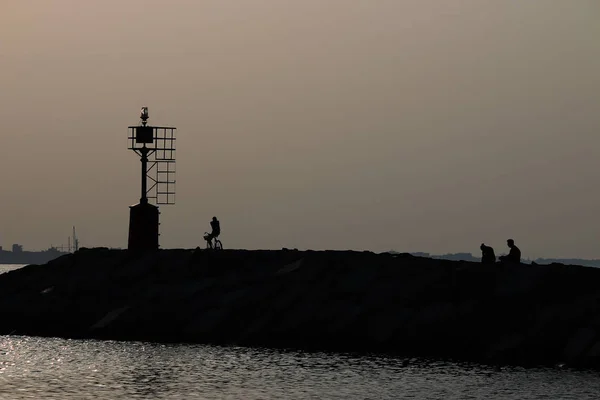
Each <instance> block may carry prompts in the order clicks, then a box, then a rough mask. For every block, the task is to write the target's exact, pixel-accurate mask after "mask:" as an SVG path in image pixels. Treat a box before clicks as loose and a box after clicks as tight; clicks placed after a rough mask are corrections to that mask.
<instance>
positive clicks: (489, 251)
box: [479, 243, 496, 265]
mask: <svg viewBox="0 0 600 400" xmlns="http://www.w3.org/2000/svg"><path fill="white" fill-rule="evenodd" d="M479 248H480V249H481V263H482V264H484V265H493V264H495V263H496V254H495V253H494V249H493V248H492V247H490V246H486V245H485V243H481V246H479Z"/></svg>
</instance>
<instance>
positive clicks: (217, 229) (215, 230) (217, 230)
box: [204, 217, 221, 249]
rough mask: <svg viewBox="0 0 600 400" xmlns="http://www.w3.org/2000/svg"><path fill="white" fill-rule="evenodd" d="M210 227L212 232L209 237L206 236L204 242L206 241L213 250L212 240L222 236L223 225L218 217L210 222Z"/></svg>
mask: <svg viewBox="0 0 600 400" xmlns="http://www.w3.org/2000/svg"><path fill="white" fill-rule="evenodd" d="M210 227H211V229H212V231H211V232H210V233H209V234H208V235H205V236H204V240H206V242H207V243H208V246H209V247H210V248H211V249H212V247H213V245H212V240H213V239H214V238H217V237H219V235H220V234H221V223H220V222H219V220H218V219H217V217H213V218H212V221H210Z"/></svg>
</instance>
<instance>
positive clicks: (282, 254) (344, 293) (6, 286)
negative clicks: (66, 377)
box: [0, 249, 600, 368]
mask: <svg viewBox="0 0 600 400" xmlns="http://www.w3.org/2000/svg"><path fill="white" fill-rule="evenodd" d="M599 332H600V269H596V268H589V267H578V266H565V265H560V264H551V265H500V264H498V265H496V266H482V265H480V264H477V263H470V262H460V261H447V260H434V259H429V258H421V257H413V256H410V255H408V254H374V253H370V252H351V251H292V250H282V251H243V250H225V251H208V250H200V249H196V250H160V251H158V252H155V253H146V254H136V253H131V252H128V251H125V250H108V249H83V250H80V251H78V252H77V253H75V254H72V255H67V256H63V257H60V258H58V259H56V260H53V261H51V262H49V263H47V264H45V265H30V266H27V267H24V268H21V269H18V270H15V271H11V272H9V273H6V274H2V275H0V334H4V335H7V334H14V335H36V336H58V337H65V338H99V339H115V340H143V341H160V342H188V343H190V342H191V343H215V344H224V345H249V346H267V347H291V348H301V349H308V350H325V351H352V352H354V351H357V352H381V353H387V354H394V355H400V356H420V357H436V358H452V359H458V360H472V361H479V362H486V363H501V364H505V363H509V364H520V365H543V364H545V365H552V364H556V363H566V364H568V365H577V366H587V367H595V368H598V367H600V334H599Z"/></svg>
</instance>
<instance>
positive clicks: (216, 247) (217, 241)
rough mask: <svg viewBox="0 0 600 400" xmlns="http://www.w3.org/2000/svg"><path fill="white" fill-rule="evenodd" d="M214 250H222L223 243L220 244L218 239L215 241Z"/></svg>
mask: <svg viewBox="0 0 600 400" xmlns="http://www.w3.org/2000/svg"><path fill="white" fill-rule="evenodd" d="M215 249H217V250H223V243H221V241H220V240H218V239H215Z"/></svg>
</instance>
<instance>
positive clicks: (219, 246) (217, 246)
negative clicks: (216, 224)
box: [204, 232, 223, 250]
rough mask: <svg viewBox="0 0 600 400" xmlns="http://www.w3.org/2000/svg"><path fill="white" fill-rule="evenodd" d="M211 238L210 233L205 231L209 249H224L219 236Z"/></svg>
mask: <svg viewBox="0 0 600 400" xmlns="http://www.w3.org/2000/svg"><path fill="white" fill-rule="evenodd" d="M209 238H210V233H208V232H204V240H206V248H207V249H215V250H223V243H221V241H220V240H219V238H217V237H216V238H214V239H209ZM213 242H214V243H213Z"/></svg>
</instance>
